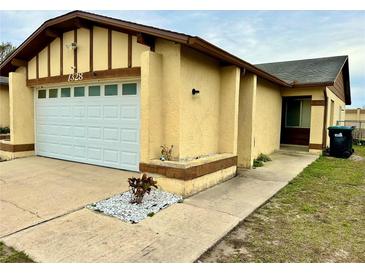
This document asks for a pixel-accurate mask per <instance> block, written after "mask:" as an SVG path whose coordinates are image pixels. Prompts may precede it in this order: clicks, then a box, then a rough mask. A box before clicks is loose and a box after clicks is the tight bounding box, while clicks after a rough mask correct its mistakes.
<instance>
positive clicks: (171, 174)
mask: <svg viewBox="0 0 365 274" xmlns="http://www.w3.org/2000/svg"><path fill="white" fill-rule="evenodd" d="M236 165H237V156H232V157H229V158H226V159H221V160H217V161H213V162H210V163H204V164H201V165H197V166H192V167H188V168H177V167H167V166H160V165H154V164H147V163H139V170H140V171H141V172H149V173H156V174H160V175H163V176H166V177H168V178H174V179H179V180H184V181H188V180H192V179H195V178H198V177H201V176H204V175H207V174H210V173H213V172H216V171H219V170H222V169H225V168H229V167H231V166H236Z"/></svg>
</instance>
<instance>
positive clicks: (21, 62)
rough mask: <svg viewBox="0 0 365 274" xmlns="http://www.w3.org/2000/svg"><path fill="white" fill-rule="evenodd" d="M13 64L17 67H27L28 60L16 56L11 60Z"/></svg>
mask: <svg viewBox="0 0 365 274" xmlns="http://www.w3.org/2000/svg"><path fill="white" fill-rule="evenodd" d="M11 64H12V65H13V66H15V67H25V66H26V65H27V61H25V60H22V59H17V58H14V59H13V60H11Z"/></svg>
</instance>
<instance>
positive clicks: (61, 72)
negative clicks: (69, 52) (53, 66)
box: [60, 34, 63, 75]
mask: <svg viewBox="0 0 365 274" xmlns="http://www.w3.org/2000/svg"><path fill="white" fill-rule="evenodd" d="M60 75H63V34H61V36H60Z"/></svg>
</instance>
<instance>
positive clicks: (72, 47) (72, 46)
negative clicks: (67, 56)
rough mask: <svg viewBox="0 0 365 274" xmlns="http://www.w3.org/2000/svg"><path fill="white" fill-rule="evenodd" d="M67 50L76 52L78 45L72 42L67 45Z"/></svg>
mask: <svg viewBox="0 0 365 274" xmlns="http://www.w3.org/2000/svg"><path fill="white" fill-rule="evenodd" d="M66 48H68V49H72V50H75V49H77V43H76V42H72V43H71V44H67V45H66Z"/></svg>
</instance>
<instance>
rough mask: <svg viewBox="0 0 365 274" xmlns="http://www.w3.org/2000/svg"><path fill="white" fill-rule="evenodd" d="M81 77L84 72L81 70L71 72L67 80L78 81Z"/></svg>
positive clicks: (82, 77)
mask: <svg viewBox="0 0 365 274" xmlns="http://www.w3.org/2000/svg"><path fill="white" fill-rule="evenodd" d="M82 79H84V74H83V73H82V72H77V73H71V74H69V75H68V81H69V82H73V81H80V80H82Z"/></svg>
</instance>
